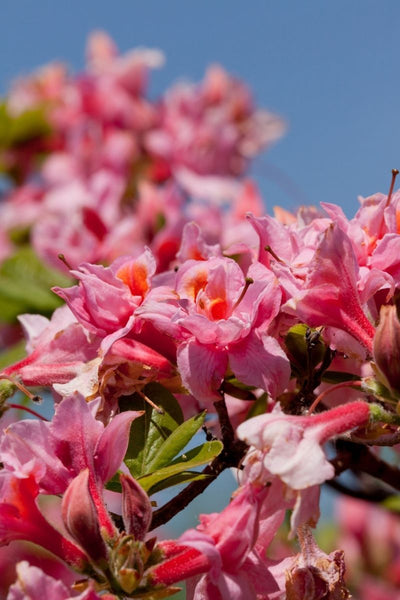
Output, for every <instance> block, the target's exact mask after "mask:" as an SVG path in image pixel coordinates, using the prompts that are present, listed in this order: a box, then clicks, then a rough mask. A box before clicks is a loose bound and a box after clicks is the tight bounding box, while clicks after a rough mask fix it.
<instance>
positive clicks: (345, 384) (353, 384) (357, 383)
mask: <svg viewBox="0 0 400 600" xmlns="http://www.w3.org/2000/svg"><path fill="white" fill-rule="evenodd" d="M361 385H362V381H360V380H359V381H342V383H338V384H336V385H333V386H332V387H330V388H328V389H327V390H324V391H323V392H321V393H320V395H319V396H317V397H316V398H315V400H314V402H313V403H312V404H311V406H310V408H309V409H308V414H309V415H311V414H312V413H313V411H314V410H315V409H316V407H317V406H318V404H319V403H320V402H321V401H322V400H323V399H324V398H325V397H326V396H327V395H328V394H330V393H331V392H334V391H335V390H338V389H340V388H344V387H358V388H361Z"/></svg>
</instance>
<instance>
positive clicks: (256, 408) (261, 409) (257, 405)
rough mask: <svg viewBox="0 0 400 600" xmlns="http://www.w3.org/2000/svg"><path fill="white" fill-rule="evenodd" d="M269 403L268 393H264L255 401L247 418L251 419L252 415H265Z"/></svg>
mask: <svg viewBox="0 0 400 600" xmlns="http://www.w3.org/2000/svg"><path fill="white" fill-rule="evenodd" d="M267 403H268V394H266V393H264V394H262V395H261V396H260V397H259V398H257V400H256V401H255V402H254V404H253V406H252V407H251V408H250V410H249V412H248V413H247V415H246V419H250V418H251V417H257V416H258V415H263V414H264V413H266V412H267Z"/></svg>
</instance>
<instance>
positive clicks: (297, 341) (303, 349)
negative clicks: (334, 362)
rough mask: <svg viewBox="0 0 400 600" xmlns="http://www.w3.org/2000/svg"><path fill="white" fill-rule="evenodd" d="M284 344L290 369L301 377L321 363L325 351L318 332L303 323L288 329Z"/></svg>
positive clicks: (325, 348)
mask: <svg viewBox="0 0 400 600" xmlns="http://www.w3.org/2000/svg"><path fill="white" fill-rule="evenodd" d="M285 344H286V348H287V354H288V357H289V359H290V362H291V363H292V367H294V369H295V370H296V371H297V372H298V373H299V375H300V376H301V377H303V376H307V375H309V374H310V373H311V372H312V370H313V369H314V368H315V367H316V366H317V365H318V364H319V363H321V362H322V361H323V358H324V355H325V352H326V350H327V347H326V345H325V344H324V342H323V341H322V339H321V338H320V335H319V331H318V330H317V329H315V328H311V327H308V326H307V325H305V324H304V323H298V324H297V325H294V326H293V327H291V328H290V329H289V331H288V333H287V334H286V337H285Z"/></svg>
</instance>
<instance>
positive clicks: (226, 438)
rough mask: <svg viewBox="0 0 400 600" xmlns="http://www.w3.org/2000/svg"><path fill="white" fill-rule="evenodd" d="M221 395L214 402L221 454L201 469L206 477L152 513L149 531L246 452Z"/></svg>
mask: <svg viewBox="0 0 400 600" xmlns="http://www.w3.org/2000/svg"><path fill="white" fill-rule="evenodd" d="M221 396H222V397H221V400H218V401H217V402H214V406H215V410H216V411H217V414H218V418H219V422H220V426H221V437H222V440H221V441H222V443H223V445H224V448H223V450H222V452H221V454H219V455H218V456H216V457H215V458H214V460H213V461H212V463H211V464H210V465H208V466H207V467H205V469H203V471H202V475H206V476H207V477H206V479H200V480H199V481H193V482H192V483H190V484H189V485H188V486H187V487H186V488H185V489H184V490H182V491H181V492H180V493H179V494H178V495H177V496H175V498H172V500H170V501H169V502H167V503H166V504H164V506H162V507H161V508H159V509H158V510H156V511H155V512H154V513H153V518H152V521H151V526H150V531H152V530H153V529H156V527H159V526H160V525H164V523H167V522H168V521H169V520H170V519H172V518H173V517H174V516H175V515H177V514H178V513H179V512H180V511H181V510H183V509H184V508H186V506H187V505H188V504H190V502H192V500H194V499H195V498H196V497H197V496H199V495H200V494H202V493H203V492H204V490H205V489H206V488H207V487H208V486H209V485H210V484H211V483H212V482H213V481H215V479H216V478H217V477H218V475H220V473H222V471H224V470H225V469H229V468H231V467H237V466H238V465H239V464H240V462H241V460H242V459H243V457H244V455H245V454H246V451H247V448H248V446H247V444H246V443H245V442H242V441H241V440H238V439H236V438H235V432H234V430H233V427H232V424H231V422H230V420H229V415H228V411H227V409H226V404H225V399H224V397H223V395H221Z"/></svg>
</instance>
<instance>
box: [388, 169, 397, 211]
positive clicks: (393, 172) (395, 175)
mask: <svg viewBox="0 0 400 600" xmlns="http://www.w3.org/2000/svg"><path fill="white" fill-rule="evenodd" d="M398 174H399V170H398V169H392V181H391V183H390V189H389V193H388V197H387V200H386V206H389V204H390V200H391V199H392V194H393V189H394V182H395V181H396V177H397V175H398Z"/></svg>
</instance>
